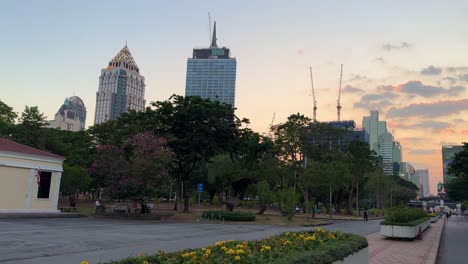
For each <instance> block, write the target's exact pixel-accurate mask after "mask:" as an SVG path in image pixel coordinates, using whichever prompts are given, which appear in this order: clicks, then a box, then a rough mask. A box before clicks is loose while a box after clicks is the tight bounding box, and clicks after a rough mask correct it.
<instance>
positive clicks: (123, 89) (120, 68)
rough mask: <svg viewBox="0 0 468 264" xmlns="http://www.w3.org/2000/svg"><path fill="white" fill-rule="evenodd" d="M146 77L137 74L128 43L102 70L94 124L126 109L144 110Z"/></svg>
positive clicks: (114, 117)
mask: <svg viewBox="0 0 468 264" xmlns="http://www.w3.org/2000/svg"><path fill="white" fill-rule="evenodd" d="M145 103H146V100H145V77H143V76H141V75H140V69H139V68H138V66H137V64H136V63H135V60H134V59H133V57H132V54H131V53H130V50H129V49H128V47H127V44H125V46H124V47H123V48H122V50H120V51H119V53H118V54H117V55H116V56H115V57H114V58H113V59H112V60H111V61H110V62H109V65H108V66H107V68H105V69H102V70H101V76H100V77H99V88H98V92H97V93H96V112H95V114H94V124H100V123H103V122H106V121H108V120H113V119H117V118H118V117H119V115H120V114H122V113H124V112H127V111H128V110H136V111H143V110H144V109H145Z"/></svg>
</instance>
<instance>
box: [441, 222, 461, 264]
mask: <svg viewBox="0 0 468 264" xmlns="http://www.w3.org/2000/svg"><path fill="white" fill-rule="evenodd" d="M467 245H468V219H466V218H463V217H462V216H455V215H452V217H450V219H449V220H448V221H447V222H445V228H444V232H443V234H442V240H441V242H440V250H439V261H438V263H439V264H451V263H468V253H467V249H468V246H467Z"/></svg>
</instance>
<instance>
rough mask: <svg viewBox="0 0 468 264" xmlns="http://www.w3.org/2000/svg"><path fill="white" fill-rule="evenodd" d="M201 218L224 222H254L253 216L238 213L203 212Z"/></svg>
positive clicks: (252, 214) (247, 213)
mask: <svg viewBox="0 0 468 264" xmlns="http://www.w3.org/2000/svg"><path fill="white" fill-rule="evenodd" d="M202 218H205V219H213V220H215V219H216V220H224V221H255V218H256V216H255V214H254V213H249V212H238V211H232V212H231V211H205V212H203V213H202Z"/></svg>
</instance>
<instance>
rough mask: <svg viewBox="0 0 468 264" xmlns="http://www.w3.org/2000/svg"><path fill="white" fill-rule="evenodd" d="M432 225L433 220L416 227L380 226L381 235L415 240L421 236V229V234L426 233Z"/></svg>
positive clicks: (429, 219) (427, 220)
mask: <svg viewBox="0 0 468 264" xmlns="http://www.w3.org/2000/svg"><path fill="white" fill-rule="evenodd" d="M430 225H431V218H428V219H426V221H424V222H422V223H420V224H417V225H414V226H407V225H385V224H381V225H380V234H382V235H383V236H385V237H391V238H411V239H413V238H415V237H416V236H418V234H419V229H420V228H421V232H424V231H425V230H426V229H427V228H428V227H429V226H430Z"/></svg>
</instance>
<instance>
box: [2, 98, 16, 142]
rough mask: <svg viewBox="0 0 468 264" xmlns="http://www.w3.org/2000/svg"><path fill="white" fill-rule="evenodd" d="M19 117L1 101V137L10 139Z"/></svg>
mask: <svg viewBox="0 0 468 264" xmlns="http://www.w3.org/2000/svg"><path fill="white" fill-rule="evenodd" d="M17 117H18V115H17V114H16V113H15V112H14V111H13V108H12V107H10V106H9V105H7V104H5V103H4V102H2V100H0V136H4V137H8V136H9V135H10V133H11V132H12V128H13V126H14V124H15V121H16V118H17Z"/></svg>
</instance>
